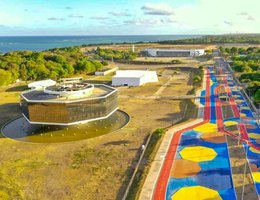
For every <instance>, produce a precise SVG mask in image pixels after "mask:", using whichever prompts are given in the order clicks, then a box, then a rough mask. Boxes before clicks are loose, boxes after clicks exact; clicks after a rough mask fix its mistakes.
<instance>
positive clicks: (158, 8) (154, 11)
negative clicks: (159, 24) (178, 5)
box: [141, 3, 174, 15]
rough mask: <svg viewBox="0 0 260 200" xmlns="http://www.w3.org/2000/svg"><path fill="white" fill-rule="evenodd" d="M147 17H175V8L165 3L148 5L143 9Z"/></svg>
mask: <svg viewBox="0 0 260 200" xmlns="http://www.w3.org/2000/svg"><path fill="white" fill-rule="evenodd" d="M141 9H142V10H143V11H144V14H145V15H173V14H174V10H173V8H172V7H171V6H170V5H168V4H165V3H146V4H145V5H144V6H143V7H142V8H141Z"/></svg>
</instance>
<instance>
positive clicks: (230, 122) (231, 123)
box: [224, 121, 237, 126]
mask: <svg viewBox="0 0 260 200" xmlns="http://www.w3.org/2000/svg"><path fill="white" fill-rule="evenodd" d="M236 124H237V122H236V121H226V122H224V125H226V126H232V125H236Z"/></svg>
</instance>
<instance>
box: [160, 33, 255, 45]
mask: <svg viewBox="0 0 260 200" xmlns="http://www.w3.org/2000/svg"><path fill="white" fill-rule="evenodd" d="M159 43H160V44H215V43H250V44H260V34H244V35H243V34H241V35H240V34H239V35H208V36H203V37H200V38H191V39H182V40H170V41H169V40H168V41H161V42H159Z"/></svg>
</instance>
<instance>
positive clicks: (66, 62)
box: [0, 47, 103, 86]
mask: <svg viewBox="0 0 260 200" xmlns="http://www.w3.org/2000/svg"><path fill="white" fill-rule="evenodd" d="M102 67H103V64H102V63H101V62H100V61H96V60H93V59H90V58H89V57H87V56H86V55H84V54H83V53H82V52H81V51H80V48H79V47H68V48H60V49H51V50H48V51H43V52H33V51H15V52H9V53H6V54H3V55H0V86H2V85H8V84H10V83H12V82H15V81H16V80H17V79H20V80H24V81H27V80H40V79H47V78H51V79H54V80H57V79H59V78H63V77H69V76H72V75H74V74H82V73H91V72H94V71H96V70H97V69H100V68H102Z"/></svg>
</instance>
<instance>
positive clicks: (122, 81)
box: [112, 70, 158, 86]
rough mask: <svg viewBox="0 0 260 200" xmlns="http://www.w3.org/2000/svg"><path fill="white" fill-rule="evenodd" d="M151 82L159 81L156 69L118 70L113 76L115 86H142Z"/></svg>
mask: <svg viewBox="0 0 260 200" xmlns="http://www.w3.org/2000/svg"><path fill="white" fill-rule="evenodd" d="M151 82H158V77H157V74H156V71H145V70H118V71H117V72H116V75H115V76H113V78H112V85H113V86H122V85H124V86H140V85H143V84H145V83H151Z"/></svg>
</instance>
